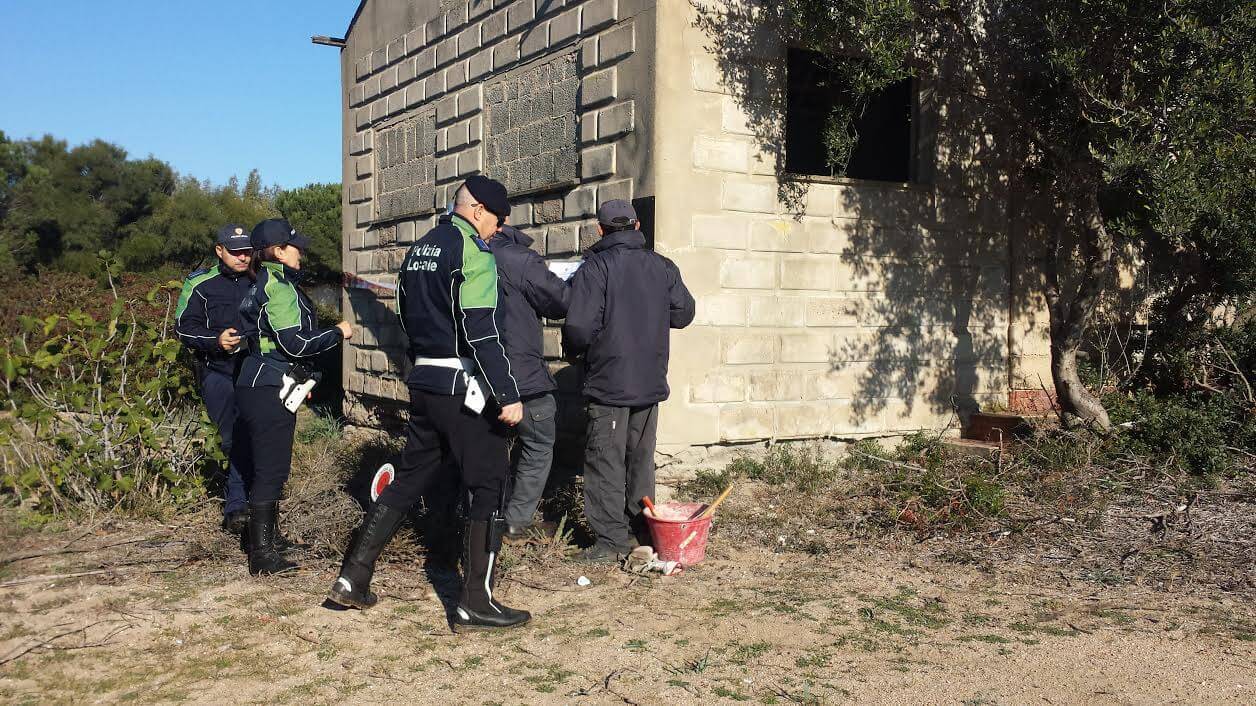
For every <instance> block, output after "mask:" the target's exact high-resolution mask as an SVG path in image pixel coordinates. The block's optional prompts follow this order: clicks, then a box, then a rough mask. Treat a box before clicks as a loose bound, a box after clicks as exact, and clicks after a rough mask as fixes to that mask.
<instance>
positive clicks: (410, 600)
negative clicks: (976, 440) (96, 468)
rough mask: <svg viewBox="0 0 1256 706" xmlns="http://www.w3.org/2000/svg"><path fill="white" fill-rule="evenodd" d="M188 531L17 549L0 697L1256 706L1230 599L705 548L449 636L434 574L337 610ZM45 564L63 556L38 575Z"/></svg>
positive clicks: (1250, 624)
mask: <svg viewBox="0 0 1256 706" xmlns="http://www.w3.org/2000/svg"><path fill="white" fill-rule="evenodd" d="M189 532H190V531H189V530H188V529H187V528H186V527H183V528H180V527H157V526H143V525H133V526H128V527H124V528H115V529H112V530H111V531H109V532H103V531H98V532H96V533H94V534H91V535H89V536H86V537H83V536H81V535H76V534H75V533H74V532H73V531H65V532H62V533H59V534H51V535H50V534H48V533H42V534H35V535H25V536H24V538H23V539H22V541H21V542H19V543H18V544H19V546H9V547H6V551H7V552H10V553H9V554H8V556H7V557H5V558H4V564H3V565H2V569H0V571H2V573H0V660H2V661H3V663H2V664H0V700H3V701H4V702H5V703H59V702H64V703H70V702H74V703H117V702H130V701H134V702H203V703H222V702H228V701H230V702H277V703H297V702H305V703H333V702H336V703H339V702H345V701H347V700H352V701H355V702H371V703H385V702H391V703H459V704H545V703H563V704H568V703H590V704H603V703H606V704H614V703H628V704H664V703H735V702H750V703H765V704H771V703H777V704H784V703H843V702H850V703H964V704H996V703H997V704H1004V703H1006V704H1020V703H1026V704H1031V703H1050V704H1061V703H1130V704H1135V703H1136V704H1142V703H1252V702H1253V701H1256V607H1254V606H1253V605H1252V602H1251V601H1250V599H1249V598H1245V597H1242V596H1238V595H1234V594H1224V593H1216V594H1209V595H1204V594H1200V593H1194V594H1189V595H1175V594H1166V593H1162V592H1151V591H1143V590H1140V589H1135V588H1130V587H1123V588H1104V587H1101V586H1097V585H1094V584H1077V583H1072V584H1070V583H1068V582H1066V581H1065V580H1063V579H1062V578H1059V577H1054V578H1053V577H1049V576H1044V575H1041V574H1037V575H1034V574H1025V575H1014V574H1010V573H1000V572H999V571H998V570H997V569H996V570H994V571H991V570H989V569H987V570H981V569H978V568H974V567H973V566H971V565H955V564H947V563H940V562H933V561H930V560H922V559H921V558H920V554H919V553H918V552H912V551H910V550H904V549H875V548H869V547H867V546H862V545H858V544H854V545H852V546H851V548H850V549H849V551H847V552H844V553H841V554H839V555H837V556H830V557H827V558H817V557H814V556H810V555H806V554H798V553H772V552H769V551H767V550H765V549H762V548H758V547H749V546H725V545H723V544H721V543H719V542H717V543H716V545H715V546H714V547H713V548H712V551H711V553H710V556H709V558H708V560H707V562H705V563H703V564H701V565H699V566H696V567H693V568H692V569H690V570H688V571H686V572H685V573H684V574H683V575H681V576H677V577H667V578H645V577H637V576H633V575H631V574H627V573H624V572H623V571H620V570H619V569H613V568H605V569H602V568H599V569H588V568H584V567H580V566H579V565H576V564H573V563H569V562H565V561H561V560H552V561H548V562H546V563H545V564H544V565H532V566H522V565H521V566H516V567H515V568H514V569H513V570H512V571H511V572H510V574H509V576H508V578H507V579H506V580H505V581H504V583H503V585H502V586H501V588H500V590H499V597H500V598H501V600H503V601H504V602H506V603H508V604H510V605H515V606H518V607H523V608H527V609H529V610H531V611H532V612H533V615H534V619H533V621H532V623H531V624H530V625H528V626H526V627H523V628H519V629H514V630H511V631H508V632H502V633H496V634H473V635H455V634H453V633H451V632H450V630H449V626H448V623H447V611H448V604H449V603H450V602H451V601H452V600H453V599H454V598H455V596H456V591H457V586H458V584H457V576H456V574H453V573H451V572H450V571H449V570H447V569H440V568H428V569H425V568H424V567H422V566H417V565H415V564H413V563H404V562H397V561H393V562H388V563H382V564H381V566H380V569H379V573H378V574H377V588H378V589H379V590H380V591H381V592H382V593H383V594H384V595H383V599H382V600H381V602H380V605H379V606H377V607H376V608H374V609H372V610H370V611H365V612H360V611H344V610H333V609H331V608H330V607H328V606H325V605H324V604H323V596H324V595H325V591H326V589H327V587H328V586H329V585H330V583H331V581H332V579H333V578H334V572H335V568H336V567H335V566H334V564H333V562H331V561H328V560H326V559H322V560H310V561H309V562H307V564H306V566H305V567H304V568H303V569H302V570H301V571H300V572H298V573H296V574H294V575H290V576H287V577H276V578H269V579H254V578H250V577H249V576H248V574H247V572H246V571H245V568H244V563H243V560H242V558H241V557H240V556H239V554H238V553H237V554H234V555H232V551H231V550H232V547H230V546H229V540H227V539H226V538H225V537H222V536H219V537H218V538H217V539H211V540H209V541H210V543H211V544H212V543H215V542H216V543H217V546H215V547H211V549H213V551H212V552H210V553H209V556H210V557H211V558H208V559H207V558H204V557H205V556H206V553H205V552H204V551H189V547H197V546H198V545H196V542H191V541H186V540H183V539H181V537H182V536H183V535H184V534H185V533H189ZM200 534H201V535H204V534H206V533H205V532H204V531H201V532H200ZM198 541H202V542H203V541H204V540H198ZM67 549H69V550H71V551H69V552H66V550H67ZM199 549H204V547H199ZM49 551H52V552H65V553H54V554H46V555H43V556H35V557H32V556H29V555H30V554H32V553H41V552H49ZM192 556H200V557H202V558H198V559H189V558H188V557H192ZM23 557H24V558H23ZM99 567H105V568H99ZM84 572H95V573H84ZM73 574H79V575H73ZM581 575H585V576H587V577H588V578H589V579H591V581H592V583H591V585H590V586H588V587H580V586H578V585H577V579H578V578H579V577H580V576H581Z"/></svg>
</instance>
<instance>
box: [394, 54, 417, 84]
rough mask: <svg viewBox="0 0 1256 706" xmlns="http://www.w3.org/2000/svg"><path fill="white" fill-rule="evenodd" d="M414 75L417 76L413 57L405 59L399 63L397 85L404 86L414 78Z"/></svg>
mask: <svg viewBox="0 0 1256 706" xmlns="http://www.w3.org/2000/svg"><path fill="white" fill-rule="evenodd" d="M414 77H415V71H414V60H413V59H407V60H406V61H403V62H401V63H400V64H397V85H398V86H404V85H406V84H408V83H410V82H411V81H413V80H414Z"/></svg>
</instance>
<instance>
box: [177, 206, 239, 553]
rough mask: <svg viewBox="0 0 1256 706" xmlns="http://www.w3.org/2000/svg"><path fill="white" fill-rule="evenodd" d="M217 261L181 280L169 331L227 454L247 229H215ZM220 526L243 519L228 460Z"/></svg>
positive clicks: (235, 474) (234, 528) (235, 470)
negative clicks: (187, 360)
mask: <svg viewBox="0 0 1256 706" xmlns="http://www.w3.org/2000/svg"><path fill="white" fill-rule="evenodd" d="M214 254H215V255H217V256H218V264H217V265H216V266H213V267H209V268H205V269H201V270H197V271H195V272H193V273H191V274H189V275H188V276H187V279H185V280H184V281H183V291H182V293H180V295H179V304H178V308H177V309H176V310H175V321H174V330H175V333H176V334H177V335H178V336H179V340H180V341H182V342H183V345H185V346H187V347H188V348H189V349H191V350H192V351H193V353H194V354H195V356H196V360H197V371H196V373H197V374H196V377H197V383H198V384H199V385H200V388H201V399H203V400H204V401H205V410H206V411H207V412H208V413H209V418H210V419H211V420H212V421H213V422H214V425H215V426H216V427H218V436H219V438H220V439H221V440H222V450H223V453H224V454H226V456H227V458H228V459H230V458H231V449H232V428H233V427H234V426H235V422H236V416H237V413H236V401H235V370H236V365H237V363H238V362H239V361H240V356H239V355H238V354H239V352H240V336H239V328H240V327H239V321H238V318H239V312H240V302H241V301H243V300H244V297H245V296H247V295H248V291H249V287H250V286H251V285H252V280H250V279H249V278H248V276H247V274H246V273H247V271H248V269H249V262H250V261H251V260H252V259H253V246H252V242H251V240H250V237H249V231H248V229H246V228H245V227H244V226H242V225H238V224H236V223H228V224H227V225H225V226H223V227H222V228H220V229H218V237H217V238H216V240H215V244H214ZM224 495H225V497H224V501H223V506H222V512H223V520H222V527H223V529H225V530H227V531H228V532H231V533H234V534H239V533H240V532H243V531H244V527H245V523H246V522H247V521H248V512H247V511H248V504H247V503H248V498H247V494H246V493H245V489H244V481H243V479H242V472H241V469H240V468H239V466H238V465H237V464H236V463H235V462H234V461H231V462H228V465H227V482H226V488H225V494H224Z"/></svg>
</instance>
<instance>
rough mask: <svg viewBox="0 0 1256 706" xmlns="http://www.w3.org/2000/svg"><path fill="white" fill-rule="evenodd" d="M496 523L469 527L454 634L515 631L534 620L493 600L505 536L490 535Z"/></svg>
mask: <svg viewBox="0 0 1256 706" xmlns="http://www.w3.org/2000/svg"><path fill="white" fill-rule="evenodd" d="M492 524H493V521H492V520H489V521H477V520H472V521H471V522H469V523H467V532H466V539H465V540H464V544H463V550H464V552H465V553H464V554H463V580H462V599H461V600H460V601H459V602H458V608H457V610H455V611H454V632H466V631H468V630H485V629H493V628H512V627H515V626H518V625H523V624H524V623H526V622H528V621H529V620H531V619H532V614H531V613H529V612H528V611H526V610H515V609H514V608H508V607H506V606H504V605H502V604H501V603H498V602H497V601H495V600H493V588H494V585H495V584H496V582H497V555H498V553H499V552H500V551H501V547H502V544H501V535H500V533H499V532H490V528H491V525H492Z"/></svg>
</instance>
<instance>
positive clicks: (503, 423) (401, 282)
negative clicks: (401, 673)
mask: <svg viewBox="0 0 1256 706" xmlns="http://www.w3.org/2000/svg"><path fill="white" fill-rule="evenodd" d="M509 215H510V203H509V201H508V200H507V198H506V188H505V187H504V186H502V185H501V184H500V183H498V182H496V181H493V180H492V179H489V178H487V177H483V176H473V177H471V178H470V179H468V180H467V181H466V182H465V183H464V184H463V185H462V186H461V187H459V189H458V192H457V194H456V196H455V199H454V211H453V213H452V214H450V215H448V216H444V217H442V218H441V219H440V222H439V223H438V224H437V225H436V227H435V228H433V229H432V230H431V231H430V232H428V233H427V234H426V235H424V236H423V237H422V238H420V239H419V241H418V242H417V243H415V244H414V245H413V246H412V247H411V248H410V251H409V252H408V253H407V254H406V259H405V261H404V262H403V263H402V265H401V272H400V273H399V274H398V277H397V308H398V313H399V314H400V316H401V323H402V327H403V328H404V329H405V331H406V334H407V336H408V338H409V342H410V354H411V355H413V356H414V357H415V361H414V368H413V370H412V371H411V372H410V376H409V378H408V379H407V384H408V386H409V388H410V418H409V421H408V422H407V426H406V437H407V438H406V448H405V450H404V451H403V452H402V453H401V460H400V462H399V463H398V465H397V471H396V477H395V478H394V480H393V481H392V483H390V484H389V485H388V487H387V488H386V489H385V490H384V492H383V493H381V494H380V496H379V500H378V501H376V503H375V504H374V505H373V506H371V509H370V511H369V512H368V513H367V515H366V517H365V519H363V521H362V526H361V527H360V528H359V529H358V531H357V534H356V537H355V538H354V540H353V542H352V543H351V544H350V546H349V549H348V551H347V552H346V553H345V558H344V562H343V563H342V564H341V568H340V576H339V577H338V578H337V579H336V582H335V583H334V584H333V585H332V588H331V593H330V596H329V597H330V599H331V600H332V601H334V602H336V603H339V604H341V605H345V606H352V607H356V608H369V607H371V606H373V605H375V603H376V600H377V599H376V596H375V594H374V593H371V591H370V583H371V576H372V574H373V573H374V571H375V560H376V559H378V558H379V555H380V552H382V551H383V549H384V546H385V545H386V544H388V540H389V539H391V538H392V536H393V534H394V533H396V531H397V528H398V527H400V526H401V523H402V521H403V520H404V519H405V516H406V513H407V512H408V511H409V509H410V507H411V506H412V505H413V504H414V503H415V501H417V500H418V499H419V497H420V496H421V495H422V494H423V492H424V491H425V490H427V488H428V486H430V485H431V482H432V480H433V479H434V477H435V475H436V474H437V473H438V472H440V470H441V469H442V468H445V467H446V466H444V465H443V464H442V456H443V455H444V453H445V452H446V451H447V452H448V453H449V454H450V456H452V458H453V461H454V463H455V464H456V465H457V467H458V470H459V473H460V474H461V481H462V485H463V486H465V487H466V488H468V489H469V490H470V491H471V510H470V513H469V514H470V521H469V523H468V527H467V532H466V535H465V536H466V542H465V545H464V547H463V552H464V553H463V588H462V597H461V599H460V600H459V602H458V608H457V610H456V611H455V613H454V619H453V623H454V625H453V627H454V630H455V631H457V632H461V631H463V630H467V629H484V628H507V627H513V626H516V625H522V624H523V623H526V622H528V620H530V619H531V617H532V616H531V615H529V614H528V612H527V611H523V610H515V609H513V608H509V607H507V606H504V605H502V604H500V603H498V602H497V601H496V600H495V599H494V598H493V584H494V582H495V580H496V571H495V569H496V564H497V556H498V553H499V552H500V550H501V533H502V530H503V528H504V525H505V521H504V519H503V518H502V516H501V514H502V513H501V504H502V493H503V491H504V486H505V482H506V473H507V456H506V440H507V438H508V436H509V434H510V428H511V427H513V426H515V425H516V424H518V423H519V421H520V420H521V419H522V417H523V405H522V403H521V402H520V400H519V388H518V385H517V384H516V382H515V378H514V375H513V374H512V372H511V369H510V360H509V358H508V357H507V356H506V349H505V347H503V345H502V342H501V339H500V336H499V333H498V330H497V323H496V319H495V314H496V310H497V295H498V287H497V263H496V261H495V260H494V258H493V253H492V251H491V250H489V246H488V245H487V243H486V241H487V240H488V239H489V238H491V237H492V235H493V234H494V233H495V232H497V229H498V228H499V227H500V226H501V224H502V223H503V222H505V219H506V218H507V217H508V216H509Z"/></svg>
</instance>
